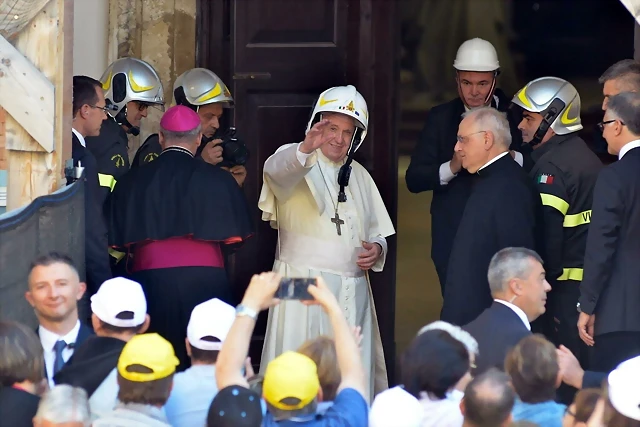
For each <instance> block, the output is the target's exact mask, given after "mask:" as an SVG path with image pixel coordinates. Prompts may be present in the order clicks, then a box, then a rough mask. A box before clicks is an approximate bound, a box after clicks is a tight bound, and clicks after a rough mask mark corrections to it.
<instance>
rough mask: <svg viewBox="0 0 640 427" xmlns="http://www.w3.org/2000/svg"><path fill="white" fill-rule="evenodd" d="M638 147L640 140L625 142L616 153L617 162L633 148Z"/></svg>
mask: <svg viewBox="0 0 640 427" xmlns="http://www.w3.org/2000/svg"><path fill="white" fill-rule="evenodd" d="M638 147H640V139H636V140H635V141H630V142H627V143H626V144H625V145H624V146H623V147H622V148H621V149H620V152H619V153H618V160H620V159H622V157H623V156H624V155H625V154H627V153H628V152H629V151H631V150H632V149H634V148H638Z"/></svg>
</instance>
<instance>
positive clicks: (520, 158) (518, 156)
mask: <svg viewBox="0 0 640 427" xmlns="http://www.w3.org/2000/svg"><path fill="white" fill-rule="evenodd" d="M514 153H515V155H514V156H513V160H515V161H516V163H518V164H519V165H520V166H522V165H524V156H523V155H522V153H521V152H519V151H514Z"/></svg>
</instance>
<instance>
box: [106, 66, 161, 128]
mask: <svg viewBox="0 0 640 427" xmlns="http://www.w3.org/2000/svg"><path fill="white" fill-rule="evenodd" d="M100 82H101V83H102V89H103V90H104V97H105V99H106V100H108V102H109V103H110V104H111V105H113V106H115V107H113V111H114V116H115V115H118V114H119V113H120V112H121V111H122V110H123V109H124V108H125V107H126V105H127V103H128V102H130V101H140V102H144V103H146V104H152V105H158V106H161V107H162V108H161V109H163V110H164V92H163V88H162V82H161V81H160V77H158V73H156V70H154V69H153V67H152V66H151V65H149V64H148V63H146V62H145V61H142V60H140V59H137V58H120V59H118V60H116V61H114V62H112V63H111V64H110V65H109V66H108V67H107V70H106V71H105V72H104V74H103V75H102V77H101V78H100Z"/></svg>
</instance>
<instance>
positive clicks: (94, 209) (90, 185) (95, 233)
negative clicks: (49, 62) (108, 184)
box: [67, 76, 111, 315]
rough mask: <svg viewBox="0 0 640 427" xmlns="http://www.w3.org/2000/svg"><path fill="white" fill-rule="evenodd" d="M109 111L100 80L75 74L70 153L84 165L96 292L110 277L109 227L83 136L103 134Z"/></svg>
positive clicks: (88, 253)
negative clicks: (102, 128)
mask: <svg viewBox="0 0 640 427" xmlns="http://www.w3.org/2000/svg"><path fill="white" fill-rule="evenodd" d="M106 111H107V107H106V106H105V100H104V94H103V92H102V86H101V85H100V82H99V81H97V80H95V79H92V78H91V77H86V76H74V77H73V128H72V129H71V130H72V131H73V140H72V152H71V154H72V157H73V165H74V167H76V168H77V167H82V168H84V180H85V191H84V206H85V216H84V218H85V220H84V222H85V237H84V241H85V268H86V276H87V287H88V291H89V295H93V294H94V293H96V291H97V290H98V288H99V287H100V285H101V284H102V283H103V282H104V281H105V280H107V279H110V278H111V267H110V265H109V253H108V239H107V228H106V225H105V223H104V216H103V210H102V203H101V202H100V200H101V196H100V191H101V190H100V184H99V182H98V167H97V164H96V159H95V157H94V156H93V154H91V152H90V151H89V150H88V149H87V148H86V143H85V140H84V138H85V137H87V136H95V135H98V134H100V126H101V125H102V121H103V120H104V119H106V118H107V115H106ZM78 178H79V176H78ZM71 181H72V180H69V182H67V183H68V184H69V183H70V182H71ZM87 314H88V315H90V313H87Z"/></svg>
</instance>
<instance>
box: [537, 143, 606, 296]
mask: <svg viewBox="0 0 640 427" xmlns="http://www.w3.org/2000/svg"><path fill="white" fill-rule="evenodd" d="M531 158H532V159H533V160H534V161H535V165H534V167H533V169H532V170H531V173H530V175H531V177H532V178H533V179H534V182H535V183H536V186H537V187H538V190H539V191H540V195H541V198H542V204H543V205H544V208H543V212H544V251H543V252H544V253H543V254H541V255H542V256H543V258H544V260H545V270H546V272H547V274H546V276H547V280H549V282H550V283H551V285H552V287H553V286H554V285H555V284H556V282H557V281H560V282H562V283H566V282H567V281H568V280H572V281H580V280H582V275H583V269H582V267H583V265H584V251H585V248H586V245H587V232H588V231H589V223H590V222H591V206H592V204H593V188H594V187H595V184H596V180H597V178H598V173H599V172H600V170H601V169H602V162H601V161H600V159H598V157H597V156H596V155H595V154H594V153H593V152H592V151H591V150H590V149H589V147H587V144H586V143H585V142H584V141H583V140H582V139H581V138H580V137H579V136H578V135H577V134H575V133H573V134H569V135H556V136H554V137H553V138H551V139H549V141H547V142H546V143H545V144H544V145H542V146H540V148H538V149H536V150H534V151H533V153H532V154H531Z"/></svg>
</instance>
